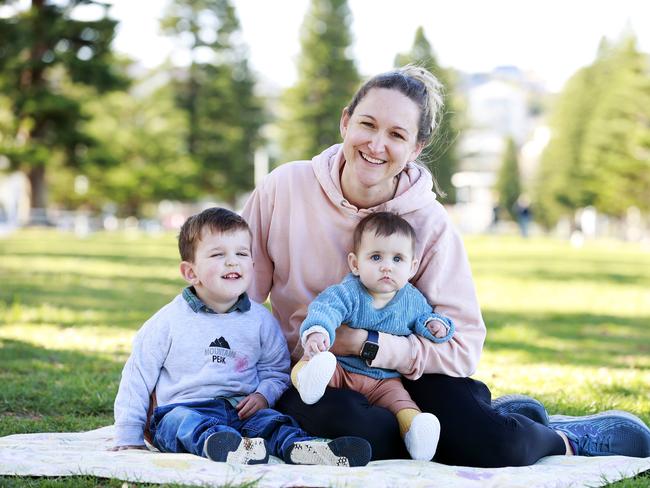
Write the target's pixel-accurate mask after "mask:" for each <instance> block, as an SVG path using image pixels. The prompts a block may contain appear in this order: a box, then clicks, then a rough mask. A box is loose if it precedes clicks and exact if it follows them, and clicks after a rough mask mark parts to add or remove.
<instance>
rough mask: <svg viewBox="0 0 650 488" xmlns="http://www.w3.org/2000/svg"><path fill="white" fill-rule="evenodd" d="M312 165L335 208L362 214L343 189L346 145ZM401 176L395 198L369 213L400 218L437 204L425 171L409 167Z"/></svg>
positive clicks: (316, 158) (327, 152)
mask: <svg viewBox="0 0 650 488" xmlns="http://www.w3.org/2000/svg"><path fill="white" fill-rule="evenodd" d="M311 162H312V168H313V170H314V174H315V175H316V179H317V180H318V183H319V184H320V186H321V187H322V188H323V191H324V192H325V194H326V195H327V197H328V198H329V199H330V200H331V201H332V203H333V204H334V205H336V206H339V205H343V206H345V207H348V208H350V209H354V210H356V211H358V210H360V209H357V208H356V207H354V206H353V205H352V204H350V203H349V202H347V200H346V198H345V197H344V196H343V190H342V189H341V177H340V175H341V168H342V165H343V164H345V160H344V157H343V144H335V145H334V146H331V147H329V148H327V149H325V150H324V151H323V152H322V153H320V154H319V155H317V156H314V158H313V159H312V160H311ZM398 176H399V181H398V182H397V191H396V193H395V196H394V197H393V198H392V199H391V200H388V201H387V202H384V203H382V204H380V205H377V206H375V207H372V208H370V209H367V210H372V211H386V212H394V213H397V214H400V215H401V214H405V213H409V212H414V211H416V210H419V209H421V208H423V207H426V206H428V205H431V204H432V203H433V202H434V201H435V200H436V194H435V193H434V192H433V179H432V177H431V174H430V173H429V172H428V171H427V170H425V169H424V168H422V167H420V166H418V165H417V164H415V163H407V165H406V166H405V168H404V170H403V171H402V172H401V173H400V174H399V175H398Z"/></svg>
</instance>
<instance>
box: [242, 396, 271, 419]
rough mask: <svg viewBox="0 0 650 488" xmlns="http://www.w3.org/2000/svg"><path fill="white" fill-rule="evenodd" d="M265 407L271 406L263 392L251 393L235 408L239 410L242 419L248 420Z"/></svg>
mask: <svg viewBox="0 0 650 488" xmlns="http://www.w3.org/2000/svg"><path fill="white" fill-rule="evenodd" d="M263 408H269V403H268V402H267V401H266V398H264V395H262V394H261V393H251V394H250V395H248V396H247V397H246V398H244V399H243V400H242V401H241V402H239V403H238V404H237V406H236V407H235V410H237V414H238V415H239V418H240V419H241V420H246V419H247V418H248V417H250V416H251V415H253V414H254V413H256V412H259V411H260V410H262V409H263Z"/></svg>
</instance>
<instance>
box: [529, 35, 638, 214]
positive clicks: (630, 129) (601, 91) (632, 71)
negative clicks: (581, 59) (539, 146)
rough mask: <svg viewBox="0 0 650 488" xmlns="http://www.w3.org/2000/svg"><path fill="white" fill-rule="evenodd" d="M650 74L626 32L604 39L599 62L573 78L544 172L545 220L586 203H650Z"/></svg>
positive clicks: (538, 197) (605, 206)
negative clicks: (615, 37) (613, 40)
mask: <svg viewBox="0 0 650 488" xmlns="http://www.w3.org/2000/svg"><path fill="white" fill-rule="evenodd" d="M649 73H650V70H649V66H648V57H647V55H644V54H642V53H639V52H638V50H637V49H636V42H635V39H634V37H633V36H624V37H623V38H622V39H621V40H620V41H618V42H616V43H610V42H608V41H606V40H603V41H601V43H600V46H599V48H598V55H597V57H596V60H595V61H594V62H593V63H592V64H591V65H590V66H587V67H585V68H582V69H581V70H579V71H578V72H577V73H576V74H575V75H574V76H573V77H572V78H571V79H570V80H569V81H568V82H567V84H566V86H565V88H564V90H563V91H562V93H561V94H560V96H559V98H558V100H557V103H556V106H555V108H554V111H553V116H552V120H551V130H552V136H551V140H550V142H549V144H548V146H547V148H546V149H545V151H544V154H543V155H542V161H541V165H540V168H539V173H538V176H537V183H536V192H535V206H536V209H537V211H536V215H537V218H538V220H541V221H542V223H544V224H545V225H546V226H551V225H553V224H554V223H555V222H557V220H558V219H559V218H560V217H561V216H563V215H571V214H573V212H574V211H575V210H576V209H578V208H581V207H585V206H587V205H591V206H594V207H595V208H596V209H597V210H598V211H600V212H601V213H605V214H609V215H613V216H622V215H624V214H625V212H626V211H627V208H629V207H630V206H636V207H639V208H640V209H650V197H649V196H648V195H650V165H649V163H648V161H650V158H648V154H649V152H648V150H649V146H650V145H649V144H648V141H649V140H650V123H649V121H650V104H649V103H648V101H650V75H649Z"/></svg>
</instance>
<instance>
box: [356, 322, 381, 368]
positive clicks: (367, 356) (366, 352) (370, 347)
mask: <svg viewBox="0 0 650 488" xmlns="http://www.w3.org/2000/svg"><path fill="white" fill-rule="evenodd" d="M377 352H379V332H377V331H376V330H369V331H368V338H367V339H366V342H364V343H363V347H362V348H361V352H360V353H359V356H361V359H364V360H365V361H367V362H371V361H372V360H373V359H375V358H376V357H377Z"/></svg>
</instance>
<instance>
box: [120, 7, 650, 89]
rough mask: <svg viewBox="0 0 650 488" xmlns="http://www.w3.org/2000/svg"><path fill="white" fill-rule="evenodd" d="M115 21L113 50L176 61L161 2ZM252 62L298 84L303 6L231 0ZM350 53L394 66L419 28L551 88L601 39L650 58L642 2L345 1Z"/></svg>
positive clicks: (450, 52) (477, 61) (154, 61)
mask: <svg viewBox="0 0 650 488" xmlns="http://www.w3.org/2000/svg"><path fill="white" fill-rule="evenodd" d="M111 3H112V4H113V6H112V7H111V16H113V17H114V18H116V19H118V20H120V21H121V24H120V26H119V27H118V29H119V30H118V34H117V37H116V39H115V43H114V47H115V49H116V50H117V51H120V52H124V53H127V54H129V55H130V56H131V57H134V58H135V59H137V60H139V61H140V62H141V63H142V64H143V65H145V66H146V67H154V66H156V65H158V64H160V63H161V62H163V61H164V60H165V59H166V58H167V57H168V56H170V55H171V56H175V55H174V54H173V53H174V45H173V43H172V42H171V41H170V40H169V39H166V38H163V37H161V36H160V35H159V28H158V19H159V18H160V17H161V16H162V13H163V11H164V6H165V4H166V0H139V1H133V0H113V1H112V2H111ZM233 4H234V6H235V9H236V11H237V15H238V17H239V20H240V23H241V25H242V37H243V39H244V42H245V43H246V44H247V46H248V49H249V55H250V65H251V67H252V68H253V70H254V71H255V72H256V73H258V75H260V76H261V77H263V78H265V79H267V80H268V81H270V82H272V83H274V84H277V85H279V86H282V87H286V86H289V85H291V84H292V83H293V82H294V81H295V79H296V66H295V62H296V59H297V57H298V54H299V51H300V26H301V24H302V20H303V17H304V15H305V13H306V11H307V8H308V6H309V0H233ZM348 4H349V6H350V10H351V12H352V26H351V30H352V35H353V46H352V49H353V51H352V52H353V55H354V58H355V60H356V62H357V67H358V68H359V71H360V72H361V74H362V75H363V76H370V75H373V74H376V73H379V72H382V71H386V70H389V69H391V68H392V67H393V61H394V58H395V55H396V54H397V53H399V52H405V51H408V50H409V48H410V46H411V44H412V43H413V37H414V35H415V30H416V29H417V27H418V26H420V25H421V26H422V27H423V28H424V32H425V35H426V36H427V38H428V39H429V42H430V43H431V45H432V47H433V50H434V52H435V54H436V56H437V58H438V61H439V63H440V64H441V65H443V66H446V67H451V68H454V69H457V70H460V71H464V72H470V73H471V72H485V71H490V70H491V69H493V68H494V67H496V66H503V65H515V66H518V67H519V68H521V69H523V70H525V71H528V72H532V73H534V74H535V75H536V76H538V77H539V78H540V79H541V80H542V81H543V82H545V83H546V86H547V88H548V89H550V90H552V91H557V90H559V89H560V88H561V86H562V84H563V83H564V82H565V81H566V80H567V79H568V78H569V77H570V76H571V75H572V74H573V73H574V72H575V71H576V70H578V69H579V68H580V67H582V66H585V65H588V64H589V63H591V62H592V61H593V59H594V56H595V54H596V50H597V47H598V43H599V41H600V39H601V38H602V37H603V36H606V37H609V38H611V39H616V38H618V37H619V36H620V35H621V33H622V32H623V31H624V30H625V29H630V28H631V29H632V31H633V32H634V33H635V34H636V36H637V38H638V40H639V48H640V49H641V50H642V51H644V52H648V53H650V1H648V0H615V1H614V0H490V1H485V0H399V1H396V0H348Z"/></svg>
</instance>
